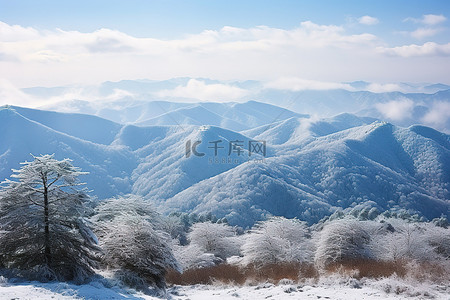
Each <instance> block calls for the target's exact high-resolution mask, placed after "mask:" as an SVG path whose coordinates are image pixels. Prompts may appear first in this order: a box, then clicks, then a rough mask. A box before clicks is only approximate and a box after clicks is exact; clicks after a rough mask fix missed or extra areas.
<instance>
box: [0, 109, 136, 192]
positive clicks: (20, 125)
mask: <svg viewBox="0 0 450 300" xmlns="http://www.w3.org/2000/svg"><path fill="white" fill-rule="evenodd" d="M75 117H76V116H75ZM84 117H87V118H89V116H83V117H81V119H80V120H78V122H80V125H79V126H86V127H85V130H86V131H88V130H90V131H94V132H95V130H98V131H99V132H100V133H101V132H102V131H103V130H105V128H104V127H97V125H98V122H97V123H94V124H90V125H89V124H86V123H84V124H83V123H82V122H83V121H85V120H83V118H84ZM55 119H57V118H55ZM63 119H64V118H63ZM94 120H95V121H98V120H97V119H94ZM103 121H105V120H103ZM48 122H49V123H51V119H48ZM105 122H106V121H105ZM75 124H77V122H74V126H77V125H75ZM0 126H1V127H2V128H5V129H6V130H2V131H0V140H1V141H2V142H1V143H0V179H1V181H3V180H4V179H5V178H7V177H9V176H10V175H11V173H12V172H11V169H12V168H14V169H18V168H19V167H20V164H19V163H20V162H23V161H26V160H28V161H30V160H32V159H33V158H32V157H31V155H30V153H31V154H34V155H39V154H48V153H50V154H52V153H54V154H55V158H57V159H63V158H70V159H72V160H73V164H74V165H75V166H78V167H80V168H81V169H82V170H83V171H88V172H89V173H90V174H89V175H87V176H82V178H80V179H81V180H82V181H85V182H87V183H88V186H89V189H93V190H94V191H95V194H94V195H96V196H98V197H100V198H103V197H109V196H112V195H115V194H119V193H127V192H129V191H130V187H131V185H130V182H129V177H128V176H129V174H130V173H131V171H132V170H133V169H134V168H136V166H137V162H138V160H137V158H136V156H135V155H134V154H133V153H131V152H130V151H129V150H128V149H126V148H125V147H123V146H106V145H102V144H96V143H93V142H90V141H86V140H83V139H80V138H77V137H73V136H70V135H68V134H66V133H63V132H59V131H56V130H54V129H52V128H50V127H47V126H45V125H43V124H41V123H38V122H36V121H33V120H30V119H28V118H26V117H24V116H23V115H21V114H19V113H18V112H17V111H16V109H14V108H3V109H0ZM92 136H97V134H95V133H94V134H93V135H92Z"/></svg>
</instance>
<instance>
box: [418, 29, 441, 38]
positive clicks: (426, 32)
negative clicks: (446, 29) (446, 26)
mask: <svg viewBox="0 0 450 300" xmlns="http://www.w3.org/2000/svg"><path fill="white" fill-rule="evenodd" d="M439 31H442V29H441V28H422V27H421V28H417V29H416V30H414V31H413V32H411V36H412V37H413V38H416V39H418V40H421V39H424V38H427V37H430V36H434V35H436V34H437V33H438V32H439Z"/></svg>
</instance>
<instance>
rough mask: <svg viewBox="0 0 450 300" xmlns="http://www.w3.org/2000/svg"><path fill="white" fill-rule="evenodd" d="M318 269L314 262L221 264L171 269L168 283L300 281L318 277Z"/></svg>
mask: <svg viewBox="0 0 450 300" xmlns="http://www.w3.org/2000/svg"><path fill="white" fill-rule="evenodd" d="M317 274H318V273H317V270H316V269H315V267H314V266H313V265H312V264H299V263H294V264H287V263H284V264H270V265H264V266H262V267H256V266H254V265H249V266H246V267H238V266H234V265H228V264H220V265H217V266H213V267H208V268H201V269H189V270H186V271H184V272H183V273H182V274H180V273H177V272H175V271H169V272H168V274H167V276H166V280H167V283H168V284H180V285H190V284H211V283H212V282H214V281H218V282H223V283H234V284H244V283H246V282H273V283H278V282H279V281H280V280H281V279H290V280H293V281H298V280H299V279H300V278H312V277H317V276H318V275H317Z"/></svg>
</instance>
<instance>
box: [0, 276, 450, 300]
mask: <svg viewBox="0 0 450 300" xmlns="http://www.w3.org/2000/svg"><path fill="white" fill-rule="evenodd" d="M166 298H168V299H173V300H178V299H180V300H182V299H183V300H188V299H190V300H195V299H198V300H204V299H205V300H209V299H252V300H253V299H345V300H350V299H358V300H360V299H446V300H449V299H450V286H443V285H425V284H407V283H405V282H404V281H399V280H396V279H392V278H389V279H384V280H378V281H374V280H371V281H365V282H360V281H357V280H354V279H350V280H347V281H346V282H342V281H341V282H340V283H336V284H330V282H323V283H319V284H317V285H298V284H293V283H292V282H284V283H282V284H279V285H273V284H270V283H265V284H258V285H255V286H229V285H228V286H226V285H193V286H174V287H171V288H169V290H168V295H167V297H166ZM0 299H40V300H44V299H161V298H156V297H152V296H148V295H144V294H142V293H136V292H135V291H133V290H125V289H120V288H118V287H111V288H106V287H104V286H103V285H102V284H101V283H99V282H92V283H90V284H86V285H79V286H77V285H72V284H67V283H47V284H43V283H38V282H25V283H7V282H4V281H3V282H2V283H0Z"/></svg>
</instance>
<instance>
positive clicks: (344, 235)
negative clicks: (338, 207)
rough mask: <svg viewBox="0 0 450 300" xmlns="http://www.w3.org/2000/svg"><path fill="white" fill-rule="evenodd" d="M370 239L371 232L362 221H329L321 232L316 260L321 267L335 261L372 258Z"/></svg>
mask: <svg viewBox="0 0 450 300" xmlns="http://www.w3.org/2000/svg"><path fill="white" fill-rule="evenodd" d="M369 241H370V236H369V233H368V232H367V231H366V229H365V228H364V226H363V223H362V222H360V221H356V220H352V219H342V220H337V221H332V222H329V223H327V224H325V226H324V228H323V229H322V231H320V233H319V237H318V239H317V250H316V253H315V257H314V261H315V263H316V265H317V266H318V267H319V268H326V267H327V266H329V265H331V264H333V263H339V262H344V261H350V260H358V259H367V258H371V253H370V251H369V249H368V247H367V245H368V243H369Z"/></svg>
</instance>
